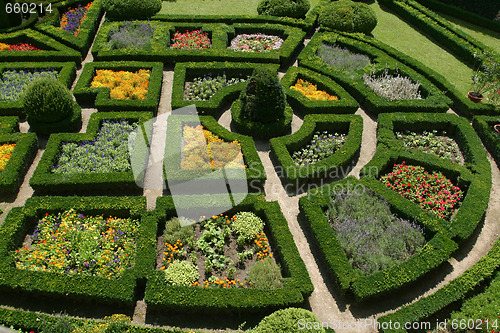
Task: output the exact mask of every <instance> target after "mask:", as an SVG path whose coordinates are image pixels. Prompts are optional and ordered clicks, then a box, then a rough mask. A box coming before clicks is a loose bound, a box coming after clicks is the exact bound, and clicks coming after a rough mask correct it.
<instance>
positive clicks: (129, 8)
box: [103, 0, 162, 20]
mask: <svg viewBox="0 0 500 333" xmlns="http://www.w3.org/2000/svg"><path fill="white" fill-rule="evenodd" d="M161 5H162V1H161V0H103V7H104V10H106V18H110V19H113V20H130V19H146V18H150V17H151V16H153V15H155V14H156V13H158V12H159V11H160V10H161Z"/></svg>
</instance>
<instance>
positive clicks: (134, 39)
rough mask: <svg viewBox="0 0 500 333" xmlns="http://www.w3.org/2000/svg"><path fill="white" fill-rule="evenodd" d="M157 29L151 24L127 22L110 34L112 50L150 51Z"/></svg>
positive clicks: (109, 41) (114, 28)
mask: <svg viewBox="0 0 500 333" xmlns="http://www.w3.org/2000/svg"><path fill="white" fill-rule="evenodd" d="M155 30H156V27H155V26H153V25H152V24H151V22H147V23H146V22H132V21H126V22H124V23H123V24H122V25H120V26H118V27H112V28H111V30H110V32H109V40H108V46H109V48H110V49H140V50H150V49H151V43H152V40H153V35H154V33H155Z"/></svg>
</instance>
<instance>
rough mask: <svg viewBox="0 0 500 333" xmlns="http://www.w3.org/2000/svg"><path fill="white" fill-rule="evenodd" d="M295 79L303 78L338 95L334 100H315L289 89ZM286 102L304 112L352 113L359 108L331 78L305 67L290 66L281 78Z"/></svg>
mask: <svg viewBox="0 0 500 333" xmlns="http://www.w3.org/2000/svg"><path fill="white" fill-rule="evenodd" d="M297 79H304V80H307V81H309V82H311V83H313V84H315V85H316V86H317V87H318V89H319V90H323V91H326V92H327V93H329V94H330V95H335V96H337V97H338V100H336V101H315V100H311V99H309V98H307V97H306V96H304V94H302V93H300V92H298V91H296V90H293V89H290V87H291V86H293V85H295V83H296V82H297ZM281 83H282V84H283V87H284V88H285V92H286V94H287V97H288V102H289V103H290V104H291V105H292V107H294V108H295V109H296V110H298V111H300V112H302V113H304V114H311V113H354V112H356V110H357V109H358V108H359V104H358V102H356V100H355V99H354V98H352V97H351V95H349V94H348V93H347V91H345V90H344V88H342V87H341V86H340V85H339V84H337V83H336V82H335V81H333V80H332V79H330V78H328V77H326V76H324V75H321V74H319V73H316V72H313V71H311V70H309V69H306V68H301V67H290V68H289V69H288V70H287V71H286V73H285V75H284V76H283V77H282V78H281Z"/></svg>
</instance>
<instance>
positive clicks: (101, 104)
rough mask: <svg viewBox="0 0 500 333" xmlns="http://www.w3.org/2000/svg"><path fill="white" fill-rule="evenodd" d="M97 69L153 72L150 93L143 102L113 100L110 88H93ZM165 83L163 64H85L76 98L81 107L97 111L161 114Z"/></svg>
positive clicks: (137, 62)
mask: <svg viewBox="0 0 500 333" xmlns="http://www.w3.org/2000/svg"><path fill="white" fill-rule="evenodd" d="M98 69H110V70H114V71H132V72H133V71H138V70H139V69H149V70H151V76H150V77H149V85H148V93H147V95H146V98H145V99H143V100H128V99H112V98H111V97H110V96H109V92H110V90H109V89H108V88H90V84H91V83H92V80H93V79H94V76H95V75H96V70H98ZM162 82H163V64H162V63H160V62H139V61H116V62H115V61H113V62H91V63H87V64H85V66H84V67H83V70H82V74H81V75H80V78H79V79H78V82H77V83H76V85H75V88H74V90H73V94H74V95H75V98H76V100H77V101H78V103H80V104H92V103H94V104H95V107H96V108H97V110H98V111H151V112H156V111H157V110H158V103H159V102H160V94H161V86H162Z"/></svg>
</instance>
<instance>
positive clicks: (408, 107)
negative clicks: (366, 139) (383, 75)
mask: <svg viewBox="0 0 500 333" xmlns="http://www.w3.org/2000/svg"><path fill="white" fill-rule="evenodd" d="M323 43H326V44H335V45H338V46H340V47H344V48H348V49H349V50H351V51H353V52H356V53H362V54H366V55H368V56H369V57H370V58H371V59H372V63H373V65H374V69H375V71H376V73H380V72H382V71H383V70H384V69H385V68H386V67H387V68H388V69H390V72H394V71H395V69H396V68H397V69H398V72H399V73H400V74H402V75H404V76H409V77H410V78H411V79H412V80H413V81H414V82H417V81H418V82H420V91H421V92H422V97H423V99H420V100H395V101H390V100H388V99H386V98H384V97H380V96H379V95H377V94H376V93H375V92H373V91H372V90H371V89H370V88H369V87H368V86H366V85H365V83H364V81H363V74H369V73H370V72H369V70H370V68H365V69H360V70H357V71H356V72H354V73H344V72H340V71H337V70H335V69H333V68H332V67H330V66H328V65H327V64H325V63H324V62H323V61H322V60H321V59H320V58H319V57H318V56H317V55H316V53H317V50H318V48H319V47H320V46H321V45H322V44H323ZM298 60H299V66H301V67H306V68H309V69H312V70H315V71H317V72H319V73H321V74H325V75H327V76H330V77H332V78H333V79H334V80H335V81H337V82H338V83H339V84H340V85H341V86H343V88H345V89H346V90H347V92H348V93H349V94H351V95H352V96H353V97H354V98H356V100H357V101H358V102H359V103H361V104H364V105H365V106H366V108H367V109H368V110H370V111H371V112H374V113H376V114H378V113H386V112H445V111H447V110H448V108H449V105H450V104H451V100H450V99H449V98H448V97H446V96H445V95H444V93H442V92H441V91H440V90H439V89H438V88H437V87H436V86H434V85H433V84H432V83H431V82H430V81H429V80H427V79H426V78H425V77H424V76H422V75H421V74H419V73H418V72H416V71H414V70H413V69H411V68H409V67H408V66H406V65H404V64H400V63H397V62H396V60H395V59H393V58H391V57H390V56H389V55H387V54H386V53H384V52H382V51H380V50H378V49H377V48H375V47H373V46H371V45H370V44H368V43H365V42H363V41H360V40H356V39H353V38H350V37H347V36H341V35H338V34H335V33H325V32H324V33H316V34H315V35H314V36H313V38H312V39H311V41H310V42H309V44H307V46H306V48H305V49H304V50H303V51H302V52H301V53H300V55H299V57H298Z"/></svg>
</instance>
